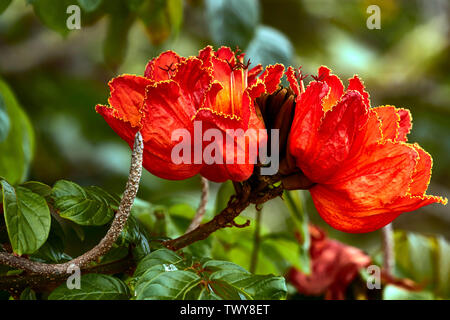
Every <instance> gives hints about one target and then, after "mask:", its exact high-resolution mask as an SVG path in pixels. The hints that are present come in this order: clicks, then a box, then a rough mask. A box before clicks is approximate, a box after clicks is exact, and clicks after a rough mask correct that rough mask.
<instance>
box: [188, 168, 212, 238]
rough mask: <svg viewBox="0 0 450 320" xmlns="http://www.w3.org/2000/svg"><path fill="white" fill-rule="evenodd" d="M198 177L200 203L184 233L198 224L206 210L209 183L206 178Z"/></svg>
mask: <svg viewBox="0 0 450 320" xmlns="http://www.w3.org/2000/svg"><path fill="white" fill-rule="evenodd" d="M200 178H201V183H202V197H201V199H200V204H199V206H198V209H197V212H196V213H195V216H194V219H192V222H191V224H190V225H189V227H188V228H187V230H186V233H188V232H191V231H192V230H194V229H195V228H197V227H198V226H199V225H200V223H201V222H202V220H203V216H204V215H205V212H206V205H207V204H208V195H209V183H208V180H207V179H206V178H203V177H200Z"/></svg>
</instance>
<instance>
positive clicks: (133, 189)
mask: <svg viewBox="0 0 450 320" xmlns="http://www.w3.org/2000/svg"><path fill="white" fill-rule="evenodd" d="M143 150H144V144H143V141H142V136H141V134H140V133H139V132H138V133H137V134H136V137H135V140H134V148H133V153H132V157H131V168H130V174H129V176H128V181H127V184H126V187H125V191H124V193H123V196H122V200H121V201H120V204H119V208H118V210H117V213H116V215H115V217H114V220H113V222H112V224H111V227H110V228H109V230H108V232H107V233H106V235H105V236H104V237H103V239H102V240H101V241H100V242H99V243H98V244H97V245H96V246H95V247H94V248H92V249H91V250H89V251H88V252H86V253H84V254H82V255H81V256H79V257H77V258H75V259H73V260H70V261H68V262H65V263H59V264H47V263H41V262H35V261H31V260H29V259H25V258H22V257H17V256H14V255H12V254H10V253H7V252H0V264H4V265H7V266H10V267H12V268H17V269H21V270H25V271H27V272H29V273H32V274H35V273H36V274H40V275H59V274H64V273H66V272H67V269H68V268H69V266H72V265H76V266H78V267H79V268H80V269H82V268H84V267H87V266H88V265H89V264H90V263H91V262H93V261H96V260H97V259H98V258H100V257H101V256H103V255H105V254H106V253H107V252H108V251H109V250H110V249H111V247H112V246H113V244H114V242H116V240H117V238H118V237H119V235H120V233H121V232H122V230H123V228H124V226H125V224H126V222H127V220H128V216H129V215H130V211H131V206H132V205H133V202H134V199H135V198H136V194H137V191H138V188H139V182H140V179H141V174H142V153H143Z"/></svg>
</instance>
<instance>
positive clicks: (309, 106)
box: [288, 81, 328, 164]
mask: <svg viewBox="0 0 450 320" xmlns="http://www.w3.org/2000/svg"><path fill="white" fill-rule="evenodd" d="M327 92H328V86H327V85H326V84H325V83H323V82H317V81H313V82H310V84H309V85H308V87H307V88H306V90H305V92H304V93H302V94H301V95H299V96H297V101H296V107H295V115H294V120H293V122H292V127H291V132H290V134H289V142H288V143H289V151H290V153H291V154H292V155H293V156H294V157H295V158H296V160H297V163H298V164H301V163H302V162H304V161H303V160H306V161H307V159H308V157H309V156H310V154H311V152H312V151H311V150H313V149H314V148H315V147H316V137H317V131H318V129H319V126H320V122H321V120H322V118H323V115H324V111H323V109H322V99H323V98H324V97H325V95H326V94H327Z"/></svg>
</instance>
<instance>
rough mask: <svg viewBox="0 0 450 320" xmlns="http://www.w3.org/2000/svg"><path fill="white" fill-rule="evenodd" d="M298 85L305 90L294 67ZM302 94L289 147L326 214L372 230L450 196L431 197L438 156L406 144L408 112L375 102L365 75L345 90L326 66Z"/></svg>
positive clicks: (338, 224)
mask: <svg viewBox="0 0 450 320" xmlns="http://www.w3.org/2000/svg"><path fill="white" fill-rule="evenodd" d="M287 77H288V80H289V82H290V84H291V87H292V88H293V90H294V91H296V92H297V93H300V87H299V84H298V82H297V81H296V79H295V77H294V72H293V69H292V68H289V69H288V71H287ZM317 80H318V81H312V82H311V83H310V84H309V85H308V87H307V89H306V90H305V91H304V92H303V93H301V94H299V95H298V97H297V101H296V103H297V104H296V110H295V116H294V121H293V124H292V129H291V133H290V137H289V150H290V153H291V154H292V155H293V156H294V158H295V160H296V165H297V167H299V168H300V169H301V170H302V172H303V173H304V174H305V175H306V177H307V178H308V179H309V180H311V181H313V182H315V183H316V184H315V185H314V186H313V187H312V188H311V189H310V192H311V196H312V199H313V201H314V204H315V206H316V208H317V211H318V212H319V214H320V215H321V216H322V218H323V219H324V220H325V221H326V222H327V223H328V224H330V225H331V226H332V227H334V228H336V229H338V230H342V231H346V232H355V233H356V232H370V231H373V230H376V229H379V228H381V227H383V226H384V225H386V224H388V223H390V222H391V221H392V220H394V219H395V218H396V217H397V216H399V215H400V214H402V213H403V212H408V211H412V210H416V209H418V208H420V207H423V206H425V205H428V204H431V203H435V202H439V203H442V204H446V203H447V199H443V198H441V197H435V196H430V195H426V190H427V188H428V183H429V180H430V178H431V167H432V159H431V156H430V155H429V154H428V153H427V152H426V151H424V150H423V149H422V148H421V147H420V146H419V145H418V144H410V143H406V139H407V138H406V136H407V134H408V133H409V131H410V129H411V125H412V124H411V116H410V113H409V111H408V110H405V109H398V108H395V107H393V106H382V107H377V108H370V104H369V95H368V94H367V92H366V91H365V90H364V86H363V84H362V82H361V81H360V79H359V78H358V77H357V76H354V77H353V78H352V79H350V81H349V86H348V88H347V90H346V91H345V92H344V86H343V84H342V82H341V80H340V79H339V78H338V77H337V76H335V75H332V74H330V70H329V69H327V68H326V67H321V68H319V76H318V77H317Z"/></svg>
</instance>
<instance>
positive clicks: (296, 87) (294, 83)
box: [286, 67, 301, 96]
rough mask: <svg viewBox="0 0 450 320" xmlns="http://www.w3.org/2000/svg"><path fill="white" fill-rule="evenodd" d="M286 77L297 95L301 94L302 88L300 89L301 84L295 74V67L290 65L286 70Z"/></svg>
mask: <svg viewBox="0 0 450 320" xmlns="http://www.w3.org/2000/svg"><path fill="white" fill-rule="evenodd" d="M286 78H287V81H288V82H289V85H290V87H291V89H292V91H294V93H295V95H296V96H300V93H301V90H300V85H299V83H298V80H297V78H296V76H295V71H294V68H292V67H289V68H288V69H287V71H286Z"/></svg>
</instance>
